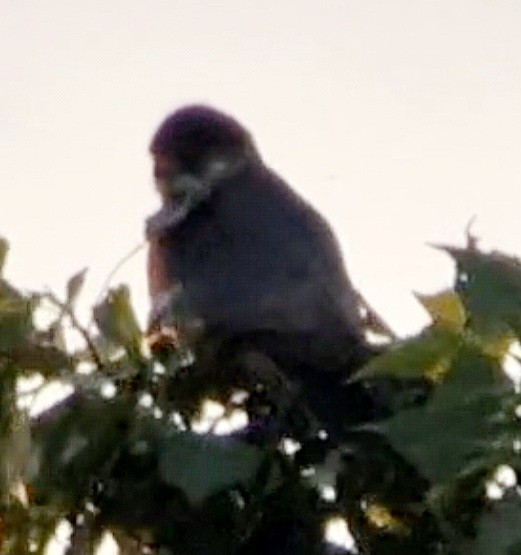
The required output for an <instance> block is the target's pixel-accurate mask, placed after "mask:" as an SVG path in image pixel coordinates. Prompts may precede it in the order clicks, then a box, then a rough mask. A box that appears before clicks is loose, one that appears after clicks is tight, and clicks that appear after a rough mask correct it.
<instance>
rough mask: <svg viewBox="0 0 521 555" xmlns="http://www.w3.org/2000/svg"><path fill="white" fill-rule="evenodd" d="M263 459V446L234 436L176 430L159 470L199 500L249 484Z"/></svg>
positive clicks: (167, 441) (162, 455) (196, 501)
mask: <svg viewBox="0 0 521 555" xmlns="http://www.w3.org/2000/svg"><path fill="white" fill-rule="evenodd" d="M263 459H264V454H263V453H262V451H261V450H259V449H258V448H256V447H254V446H251V445H247V444H245V443H243V442H240V441H238V440H235V439H233V438H231V437H220V436H214V435H204V436H203V435H197V434H193V433H189V432H186V433H177V434H175V435H173V436H172V437H170V438H169V439H168V440H166V441H165V444H164V446H163V448H162V450H161V454H160V457H159V472H160V474H161V476H162V478H163V479H164V481H165V482H166V483H168V484H169V485H171V486H175V487H178V488H180V489H181V490H183V492H184V493H185V494H186V496H187V498H188V499H189V500H190V501H191V502H192V503H194V504H199V503H201V502H202V501H204V500H205V499H206V498H207V497H209V496H210V495H212V494H214V493H217V492H218V491H221V490H223V489H226V488H230V487H233V486H238V485H239V486H242V487H246V486H248V485H250V484H251V483H252V481H253V480H254V479H255V476H256V474H257V472H258V470H259V469H260V466H261V464H262V461H263Z"/></svg>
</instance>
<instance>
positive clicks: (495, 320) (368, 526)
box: [0, 240, 521, 555]
mask: <svg viewBox="0 0 521 555" xmlns="http://www.w3.org/2000/svg"><path fill="white" fill-rule="evenodd" d="M7 250H8V246H7V242H6V241H4V240H0V278H1V279H0V554H1V555H4V554H5V555H7V554H9V555H11V554H18V553H20V554H22V553H29V552H31V553H44V552H45V549H46V546H47V545H48V544H49V540H50V538H51V537H52V536H53V534H54V532H55V530H56V527H57V525H58V524H59V523H60V522H63V521H64V520H66V521H68V522H70V523H71V525H72V528H73V533H72V537H71V546H70V547H69V553H71V554H75V553H88V552H93V551H94V550H95V548H96V545H97V544H98V543H99V541H100V539H101V538H102V536H103V534H104V533H106V532H107V531H110V532H111V533H112V534H113V536H114V538H115V539H116V541H117V542H118V543H119V545H120V548H121V552H122V553H129V554H130V553H142V552H143V553H144V552H157V553H161V554H163V555H165V554H169V553H172V554H176V555H177V554H181V555H183V554H187V555H191V554H194V555H198V554H201V555H202V554H203V553H204V554H208V553H212V554H223V555H224V554H238V555H246V554H247V555H255V554H259V555H260V554H261V553H262V554H264V553H275V554H281V555H283V554H284V555H289V554H297V555H298V554H320V553H337V552H338V553H341V552H345V549H346V548H345V547H342V546H341V545H335V544H334V543H331V542H328V541H326V539H327V534H325V531H326V530H330V529H331V526H332V523H333V522H337V523H338V522H344V521H345V522H346V523H347V524H348V526H349V529H350V531H351V533H352V535H353V537H354V540H355V541H356V548H353V547H351V548H352V549H355V550H357V551H358V552H359V553H362V554H367V555H373V554H374V555H387V554H400V555H404V554H419V553H421V554H426V555H428V554H450V555H459V554H466V553H475V554H477V555H485V554H492V553H493V554H497V555H513V554H516V553H521V534H520V532H519V530H520V529H521V528H520V526H519V524H520V522H521V502H520V501H521V500H520V498H519V494H518V491H517V488H516V477H517V474H518V473H519V471H520V470H521V465H520V460H519V449H520V448H521V447H520V446H521V442H520V438H519V423H518V417H517V414H519V399H518V393H517V391H516V388H515V387H514V385H513V383H512V382H511V381H510V380H509V379H508V378H507V377H506V374H505V371H504V370H505V369H506V370H507V371H508V372H509V373H512V368H514V370H515V369H516V365H517V366H518V367H519V368H520V369H521V366H519V362H520V361H519V353H520V351H521V349H519V341H520V339H521V337H520V336H521V264H520V262H519V261H518V260H517V259H515V258H512V257H507V256H504V255H502V254H500V253H496V252H493V253H484V252H481V251H479V250H477V249H476V247H475V245H473V244H470V245H469V247H468V248H466V249H455V248H445V249H444V251H445V252H447V253H448V254H449V255H450V256H451V257H452V258H453V259H454V261H455V263H456V269H457V272H456V274H457V276H456V280H455V285H454V289H453V290H450V291H443V292H441V293H439V294H437V295H432V296H418V298H419V300H420V302H421V303H422V304H423V306H424V307H425V308H426V310H427V311H428V312H429V314H430V315H431V318H432V324H431V325H430V326H428V327H427V328H426V329H425V330H423V331H422V332H421V333H420V334H419V335H418V336H417V337H410V338H407V339H405V340H401V341H399V340H396V341H393V343H392V344H391V345H390V346H389V347H388V348H387V349H386V350H385V351H384V352H382V354H380V355H379V356H376V357H375V358H373V359H372V360H371V361H370V362H369V363H368V364H366V365H365V366H364V367H363V368H361V369H358V370H357V372H356V373H355V375H354V378H353V377H352V379H351V380H350V381H349V383H345V380H344V378H345V376H329V375H328V376H317V377H315V382H316V388H315V390H316V391H314V392H311V391H309V390H307V389H306V388H305V387H301V385H302V384H299V383H297V382H296V381H295V378H292V379H291V380H290V379H289V378H288V375H290V374H288V373H285V369H284V368H283V367H278V366H275V365H274V363H273V362H272V361H270V360H266V359H265V358H263V357H259V356H257V357H255V356H253V358H252V357H250V358H249V359H248V360H245V361H243V363H242V364H239V365H238V366H237V365H235V366H234V367H233V368H229V367H224V366H221V365H219V364H218V363H217V364H216V363H215V361H213V362H212V363H209V362H208V361H209V360H212V359H211V357H210V358H209V357H208V356H207V353H208V351H211V346H210V347H209V346H208V345H197V344H187V343H186V342H185V340H184V338H183V337H180V336H179V334H178V333H177V330H174V329H161V330H154V333H149V334H145V333H143V331H142V330H140V328H139V325H138V323H137V320H136V318H135V315H134V313H133V310H132V307H131V303H130V295H129V292H128V289H127V288H126V287H124V286H121V287H117V288H114V289H112V290H110V291H109V292H108V293H107V295H106V297H105V299H104V300H103V301H102V302H101V303H99V304H98V305H97V306H96V307H95V308H94V309H93V318H94V321H95V323H96V327H95V329H94V328H90V327H84V326H83V325H82V324H81V323H80V322H79V321H78V318H77V316H76V314H75V305H76V300H77V298H78V296H79V295H80V294H81V288H82V285H83V282H84V279H85V271H82V272H78V273H77V274H76V275H74V276H73V277H72V278H71V279H70V280H69V282H68V284H67V288H66V294H65V299H64V300H60V299H59V298H58V297H57V296H56V295H54V294H53V293H50V292H29V293H28V292H22V291H19V290H18V289H17V288H15V287H14V286H13V285H11V284H9V283H8V282H7V281H6V280H5V278H4V277H2V276H4V275H5V272H3V273H2V269H3V265H4V261H5V258H6V254H7ZM42 312H43V313H45V314H44V315H46V317H47V321H46V322H45V323H44V324H42V322H41V321H39V320H41V316H42ZM73 336H76V341H74V342H72V341H71V340H70V339H71V337H73ZM78 337H79V338H80V340H81V341H80V342H79V341H78V340H77V339H78ZM78 345H81V346H80V347H78ZM281 366H283V365H281ZM346 370H347V371H353V370H355V369H346ZM291 375H294V374H291ZM31 380H32V382H34V384H35V385H34V387H33V390H31V391H29V392H27V391H26V389H27V384H28V383H30V382H31ZM355 382H356V383H355ZM24 384H25V385H24ZM56 384H60V388H58V392H59V393H58V394H63V393H64V392H65V393H67V396H66V398H64V399H61V400H60V401H59V402H57V403H55V404H54V405H52V406H50V407H49V408H45V409H40V410H39V411H38V412H37V411H36V409H37V405H38V404H41V403H42V400H43V399H44V397H45V395H46V394H47V395H49V393H48V392H49V391H50V390H51V388H52V387H56ZM23 387H25V389H23ZM313 393H314V394H313ZM54 396H56V393H54ZM361 397H364V399H366V400H367V399H369V400H370V402H371V404H372V410H371V411H370V416H368V415H369V413H364V414H362V413H361V410H360V407H361V406H362V405H361V403H360V398H361ZM29 401H30V402H29ZM324 406H326V408H327V410H326V411H324ZM333 419H334V421H333ZM368 420H370V421H368ZM328 432H329V433H328ZM290 448H292V449H290ZM505 476H506V477H505ZM334 519H336V520H334ZM339 519H340V520H339ZM342 519H343V520H342ZM328 526H329V528H328ZM147 550H148V551H147Z"/></svg>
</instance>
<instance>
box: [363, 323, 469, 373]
mask: <svg viewBox="0 0 521 555" xmlns="http://www.w3.org/2000/svg"><path fill="white" fill-rule="evenodd" d="M460 345H461V336H460V335H459V334H457V333H453V332H451V331H450V330H446V329H438V328H432V329H429V330H427V331H425V332H424V333H423V334H422V335H420V336H419V337H415V338H413V339H407V340H405V341H403V342H401V343H398V344H397V345H395V346H393V348H391V349H389V350H388V351H387V352H385V353H384V354H382V355H380V356H379V357H376V358H374V359H372V360H371V362H369V364H367V365H366V366H364V367H363V368H362V369H361V370H360V371H358V372H357V373H356V374H355V375H354V376H353V380H357V379H365V378H373V377H380V376H382V377H383V376H391V377H395V378H400V379H417V378H421V377H429V376H432V375H438V374H439V373H443V372H444V370H445V369H446V367H448V365H449V364H450V362H451V360H452V358H453V357H454V355H455V354H456V352H457V350H458V348H459V346H460Z"/></svg>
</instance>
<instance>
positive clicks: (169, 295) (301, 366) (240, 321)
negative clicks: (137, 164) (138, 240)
mask: <svg viewBox="0 0 521 555" xmlns="http://www.w3.org/2000/svg"><path fill="white" fill-rule="evenodd" d="M150 151H151V154H152V156H153V160H154V177H155V180H156V185H157V189H158V191H159V194H160V195H161V198H162V208H161V209H160V210H159V211H158V212H157V213H156V214H154V215H153V216H151V217H150V218H149V219H148V220H147V228H146V232H147V237H148V240H149V243H150V250H149V265H148V277H149V289H150V295H151V300H152V310H151V323H152V325H157V324H160V323H165V322H166V323H172V317H173V316H172V315H173V314H177V315H179V314H189V315H190V316H191V318H190V319H189V320H190V321H191V322H193V321H194V320H195V321H197V322H198V324H200V325H201V326H202V329H203V336H204V337H212V338H216V337H217V338H219V341H220V342H221V345H223V346H225V347H223V349H226V348H228V349H229V348H230V345H232V346H234V347H236V346H237V345H242V346H244V345H248V347H251V348H253V349H255V350H257V351H259V352H262V353H264V354H266V355H267V356H269V357H270V358H271V359H272V360H273V361H275V362H277V363H278V364H280V365H281V366H283V367H284V368H285V370H286V371H287V372H289V374H290V375H292V376H294V377H297V378H299V379H304V381H306V382H307V384H308V387H310V389H311V390H312V389H315V388H318V389H317V396H319V397H320V396H321V395H322V394H321V393H320V391H319V390H320V383H323V381H324V379H326V380H338V378H339V376H340V375H342V376H346V375H348V374H349V373H350V372H351V371H352V369H354V368H356V367H358V366H359V365H360V364H361V363H362V362H364V361H365V360H366V359H367V358H368V357H369V356H371V354H372V352H373V350H372V349H371V348H370V347H369V346H368V345H367V344H366V342H365V341H364V338H363V333H362V321H361V318H360V315H359V296H358V294H357V292H356V291H355V290H354V288H353V286H352V284H351V281H350V279H349V277H348V275H347V272H346V269H345V265H344V262H343V259H342V255H341V252H340V249H339V246H338V243H337V240H336V238H335V236H334V234H333V232H332V230H331V228H330V227H329V225H328V224H327V222H326V221H325V220H324V218H322V216H320V215H319V214H318V213H317V212H316V211H315V210H314V209H313V208H312V207H311V206H310V205H309V204H308V203H307V202H306V201H304V200H303V199H302V198H301V197H300V196H299V195H298V194H297V193H296V192H295V191H294V190H293V189H291V188H290V187H289V186H288V184H286V183H285V182H284V181H283V180H282V179H281V178H280V177H279V176H278V175H277V174H276V173H275V172H274V171H273V170H271V169H270V168H269V167H268V166H266V165H265V164H264V162H263V161H262V159H261V156H260V154H259V152H258V151H257V148H256V146H255V144H254V141H253V139H252V137H251V135H250V133H249V132H248V131H247V130H246V129H245V128H244V127H243V126H242V125H241V124H240V123H238V122H237V121H236V120H235V119H233V118H232V117H230V116H228V115H225V114H223V113H221V112H219V111H217V110H214V109H212V108H209V107H206V106H200V105H195V106H188V107H185V108H182V109H180V110H178V111H176V112H174V113H173V114H171V115H169V116H168V117H167V118H166V119H165V120H164V121H163V122H162V123H161V125H160V126H159V128H158V129H157V131H156V133H155V135H154V136H153V139H152V142H151V146H150ZM174 323H175V324H177V325H178V326H181V327H182V322H180V321H179V316H177V321H175V322H174ZM232 350H233V349H232ZM326 373H327V374H328V375H329V377H328V378H324V374H326ZM320 375H321V377H319V376H320ZM315 382H316V383H315ZM326 397H327V396H326ZM320 402H322V403H324V404H325V406H324V409H327V404H328V403H329V400H328V399H327V398H326V399H322V400H321V401H320Z"/></svg>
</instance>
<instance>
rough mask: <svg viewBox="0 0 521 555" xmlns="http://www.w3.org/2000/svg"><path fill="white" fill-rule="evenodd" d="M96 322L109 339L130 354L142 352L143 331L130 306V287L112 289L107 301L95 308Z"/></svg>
mask: <svg viewBox="0 0 521 555" xmlns="http://www.w3.org/2000/svg"><path fill="white" fill-rule="evenodd" d="M94 320H95V321H96V324H97V326H98V328H99V329H100V331H101V333H102V334H103V335H104V336H105V337H106V338H107V339H109V340H110V341H113V342H114V343H116V344H118V345H121V346H123V347H125V348H126V349H127V351H128V352H129V353H132V354H137V353H139V352H140V348H141V330H140V329H139V325H138V323H137V318H136V316H135V314H134V311H133V309H132V306H131V304H130V292H129V290H128V287H126V286H123V285H122V286H120V287H118V288H116V289H111V290H110V291H109V293H108V295H107V297H106V299H105V300H104V301H103V302H102V303H100V304H98V305H97V306H95V307H94Z"/></svg>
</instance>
